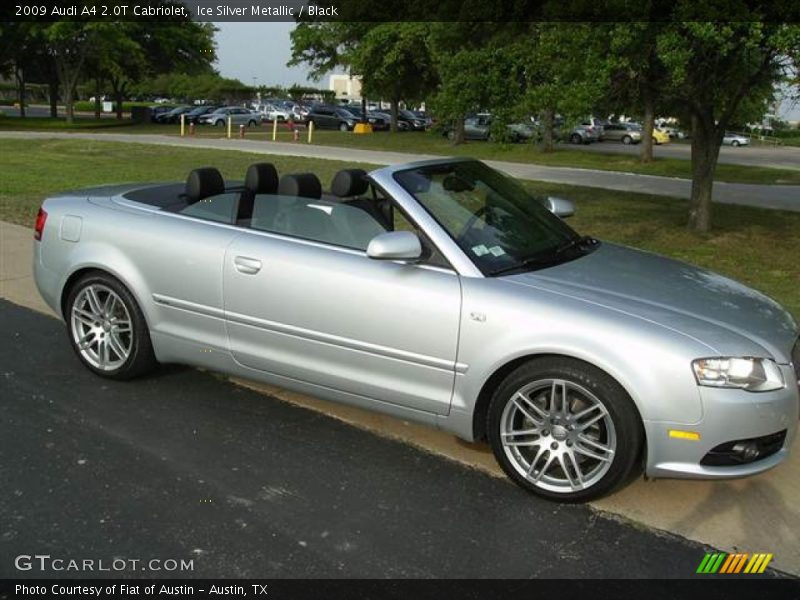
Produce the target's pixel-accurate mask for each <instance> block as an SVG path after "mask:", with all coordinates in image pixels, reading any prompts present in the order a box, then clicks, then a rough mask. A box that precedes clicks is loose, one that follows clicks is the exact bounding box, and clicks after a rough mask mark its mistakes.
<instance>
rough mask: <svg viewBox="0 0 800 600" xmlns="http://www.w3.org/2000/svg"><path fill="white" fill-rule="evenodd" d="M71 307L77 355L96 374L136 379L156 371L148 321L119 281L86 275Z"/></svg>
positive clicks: (72, 292) (71, 298)
mask: <svg viewBox="0 0 800 600" xmlns="http://www.w3.org/2000/svg"><path fill="white" fill-rule="evenodd" d="M109 303H110V304H109ZM65 307H66V308H65V314H64V320H65V321H66V323H67V335H68V337H69V340H70V344H71V345H72V349H73V350H74V351H75V354H76V355H77V356H78V358H79V359H80V361H81V362H82V363H83V364H84V366H86V368H88V369H89V370H90V371H92V372H93V373H95V374H97V375H100V376H102V377H107V378H109V379H131V378H133V377H138V376H140V375H144V374H145V373H147V372H149V371H152V370H153V369H154V368H155V367H156V365H157V362H156V358H155V354H154V353H153V346H152V344H151V342H150V332H149V331H148V328H147V323H146V321H145V319H144V315H143V314H142V311H141V309H140V308H139V305H138V304H137V302H136V299H135V298H134V297H133V295H132V294H131V293H130V292H129V291H128V289H127V288H126V287H125V286H124V285H122V283H120V282H119V281H118V280H117V279H115V278H114V277H112V276H110V275H107V274H106V273H101V272H95V273H89V274H87V275H85V276H84V277H82V278H81V279H79V280H78V281H77V282H76V283H75V285H73V286H72V288H71V289H70V291H69V294H68V295H67V301H66V305H65ZM107 315H110V317H109V316H107ZM126 324H127V325H126ZM114 334H115V335H114ZM81 340H86V343H85V344H81Z"/></svg>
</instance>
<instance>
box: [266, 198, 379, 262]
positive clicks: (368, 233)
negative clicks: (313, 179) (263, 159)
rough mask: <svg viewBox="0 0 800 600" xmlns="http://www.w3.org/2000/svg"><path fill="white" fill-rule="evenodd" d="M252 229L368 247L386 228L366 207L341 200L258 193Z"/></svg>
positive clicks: (349, 245) (357, 248) (338, 244)
mask: <svg viewBox="0 0 800 600" xmlns="http://www.w3.org/2000/svg"><path fill="white" fill-rule="evenodd" d="M250 227H251V228H252V229H258V230H261V231H269V232H270V233H278V234H281V235H288V236H291V237H296V238H300V239H305V240H311V241H314V242H321V243H324V244H332V245H334V246H342V247H344V248H352V249H355V250H362V251H365V250H366V249H367V246H368V245H369V242H370V241H371V240H372V238H374V237H375V236H376V235H378V234H380V233H384V232H385V231H386V229H385V228H384V227H383V226H382V225H381V224H380V223H379V222H378V221H377V220H376V219H375V218H374V217H372V216H371V215H370V214H369V213H368V212H367V211H366V210H363V209H361V208H358V207H356V206H349V205H347V204H342V203H340V202H329V201H327V200H311V199H309V198H298V197H294V196H273V195H257V196H256V197H255V201H254V204H253V217H252V219H251V221H250Z"/></svg>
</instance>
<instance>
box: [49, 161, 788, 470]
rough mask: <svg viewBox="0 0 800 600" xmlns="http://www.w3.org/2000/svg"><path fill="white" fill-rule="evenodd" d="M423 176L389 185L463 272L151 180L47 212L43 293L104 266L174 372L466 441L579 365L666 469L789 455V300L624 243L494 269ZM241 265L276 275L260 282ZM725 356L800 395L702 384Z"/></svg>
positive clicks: (77, 195)
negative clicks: (486, 272)
mask: <svg viewBox="0 0 800 600" xmlns="http://www.w3.org/2000/svg"><path fill="white" fill-rule="evenodd" d="M449 160H452V159H442V160H436V161H426V162H425V163H419V164H430V163H431V162H434V163H438V162H448V161H449ZM456 160H458V159H456ZM415 164H416V163H415ZM412 166H413V164H412V165H395V166H391V167H385V168H381V169H378V170H376V171H373V172H372V173H371V174H370V178H371V179H372V181H373V182H374V183H375V184H376V185H378V186H379V187H380V188H381V189H382V190H383V191H384V192H385V193H386V194H387V195H389V196H391V197H392V198H393V199H394V200H395V202H396V203H397V204H398V205H399V206H400V207H401V208H402V209H403V211H404V212H405V213H406V214H407V215H408V216H409V217H410V218H411V219H412V220H413V221H414V222H416V224H417V225H418V226H419V227H420V228H421V229H422V230H423V231H425V233H426V235H427V236H428V237H429V238H430V240H431V241H432V242H433V243H434V244H435V245H436V246H437V248H438V249H439V250H440V251H441V253H442V254H443V255H444V256H445V258H446V259H447V261H448V262H449V264H450V265H452V270H449V269H445V268H439V267H429V266H424V265H414V264H403V263H402V262H399V261H397V262H396V261H376V260H372V259H370V258H368V257H367V255H366V253H365V252H360V251H357V250H350V249H345V248H336V247H331V246H327V245H325V244H320V243H315V242H309V241H305V240H298V239H292V238H289V237H286V236H282V235H278V234H271V233H267V232H261V231H253V230H247V229H242V228H239V227H235V226H232V225H227V224H222V223H213V222H208V221H203V220H200V219H196V218H191V217H186V216H183V215H180V214H176V213H170V212H162V211H159V210H156V209H154V208H153V207H150V206H145V205H142V204H139V203H136V202H132V201H130V200H127V199H125V198H124V197H122V194H124V193H125V192H126V191H128V190H131V189H138V188H140V187H142V186H141V185H130V186H105V187H100V188H94V189H92V190H82V191H78V192H72V193H67V194H62V195H60V196H59V197H58V198H57V199H48V200H46V201H45V203H44V208H45V210H46V211H47V212H48V215H49V216H48V220H47V225H46V227H45V230H44V233H43V237H42V241H41V242H34V274H35V280H36V284H37V286H38V288H39V290H40V292H41V294H42V297H43V298H44V299H45V301H46V302H47V303H48V304H49V305H50V306H51V307H52V308H53V309H54V310H55V311H56V312H57V313H59V314H61V301H62V297H63V295H64V293H65V287H66V284H67V282H68V280H69V278H70V277H71V276H72V275H73V274H75V273H77V272H78V271H81V270H83V269H91V268H94V269H101V270H104V271H106V272H109V273H111V274H112V275H114V276H115V277H117V278H118V279H120V280H121V281H122V282H123V283H124V284H125V285H126V286H127V287H128V289H129V290H130V291H131V293H132V294H133V295H134V297H135V298H136V300H137V302H138V303H139V305H140V307H141V309H142V311H143V313H144V315H145V318H146V320H147V323H148V326H149V328H150V332H151V338H152V341H153V346H154V350H155V352H156V356H157V358H158V359H159V360H161V361H165V362H182V363H187V364H191V365H196V366H201V367H206V368H210V369H214V370H219V371H223V372H227V373H231V374H233V375H237V376H241V377H247V378H252V379H258V380H262V381H266V382H268V383H271V384H274V385H278V386H282V387H286V388H290V389H294V390H297V391H300V392H304V393H309V394H313V395H316V396H319V397H323V398H326V399H329V400H334V401H338V402H346V403H350V404H354V405H357V406H361V407H366V408H370V409H373V410H378V411H382V412H385V413H388V414H392V415H394V416H397V417H400V418H404V419H412V420H416V421H420V422H423V423H427V424H430V425H435V426H438V427H440V428H442V429H444V430H447V431H450V432H452V433H454V434H456V435H458V436H460V437H462V438H464V439H467V440H471V439H472V438H473V435H474V431H475V419H476V418H479V417H480V415H476V414H475V406H476V401H477V399H478V397H479V394H480V392H481V390H482V388H483V386H484V385H485V383H486V382H487V380H488V379H489V378H490V376H491V375H492V374H493V373H494V372H495V371H496V370H497V369H499V368H501V367H503V366H504V365H506V364H508V363H509V362H510V361H512V360H515V359H518V358H523V357H528V356H533V355H541V354H561V355H566V356H570V357H574V358H578V359H581V360H584V361H587V362H589V363H591V364H594V365H595V366H597V367H598V368H601V369H603V370H604V371H606V372H607V373H608V374H609V375H611V376H612V377H614V378H615V379H616V380H617V382H619V383H620V385H622V386H623V387H624V388H625V389H626V390H627V392H628V393H629V394H630V396H631V398H632V399H633V401H634V403H635V405H636V407H637V409H638V411H639V413H640V416H641V418H642V422H643V425H644V429H645V432H646V439H647V458H646V460H647V464H646V472H647V474H648V475H650V476H657V477H668V476H669V477H673V476H677V477H736V476H743V475H751V474H753V473H757V472H760V471H763V470H765V469H768V468H771V467H772V466H775V465H776V464H778V463H779V462H780V461H781V460H783V459H784V458H785V456H786V454H787V453H788V448H789V447H790V445H791V442H792V440H793V438H794V435H795V433H796V429H797V417H798V415H797V412H798V403H800V398H798V389H797V386H796V385H795V384H794V377H793V373H792V370H791V366H790V365H789V353H790V349H791V347H792V344H793V343H794V339H796V337H797V334H798V331H797V324H796V323H795V322H794V321H793V320H792V318H791V317H790V316H789V315H788V313H786V312H785V311H784V310H783V309H782V308H781V307H780V306H779V305H777V304H776V303H775V302H773V301H772V300H770V299H768V298H766V297H765V296H763V295H762V294H759V293H758V292H755V291H753V290H751V289H749V288H746V287H745V286H742V285H741V284H738V283H736V282H733V281H731V280H729V279H726V278H724V277H721V276H719V275H716V274H714V273H711V272H709V271H704V270H701V269H696V268H695V267H691V266H690V265H686V264H684V263H679V262H677V261H672V260H670V259H666V258H663V257H659V256H656V255H652V254H647V253H642V252H639V251H635V250H632V249H628V248H623V247H620V246H616V245H613V244H608V243H604V244H602V245H601V246H600V248H599V249H598V250H596V251H595V252H594V253H592V254H590V255H588V256H586V257H583V258H579V259H577V260H574V261H571V262H569V263H565V264H562V265H559V266H555V267H551V268H547V269H541V270H538V271H533V272H529V273H522V274H518V275H509V276H505V277H497V278H486V277H484V276H483V275H482V274H481V273H480V271H479V270H478V269H477V267H476V266H475V265H474V264H473V263H472V261H471V260H470V259H469V257H468V256H466V255H465V254H464V253H463V252H462V251H461V250H460V248H459V247H458V246H457V244H456V243H455V242H454V241H453V240H452V239H451V238H450V237H449V235H448V234H447V233H446V232H445V231H444V230H443V229H442V228H441V227H439V226H438V224H437V223H436V221H435V220H434V219H433V218H432V217H431V216H430V215H429V214H428V213H427V211H425V209H424V208H423V207H421V206H420V205H419V204H418V203H417V202H416V201H415V200H414V198H413V197H412V196H411V195H409V194H408V193H406V192H405V190H403V188H402V187H400V186H399V185H398V184H397V183H396V181H395V180H394V178H393V175H394V173H395V172H397V171H398V170H402V169H406V168H410V167H412ZM87 200H89V201H87ZM75 218H78V219H81V228H80V234H79V241H77V242H75V241H66V240H64V239H62V236H60V235H59V232H60V231H62V228H63V227H66V230H68V231H74V229H75V228H74V223H75V220H74V219H75ZM65 219H66V223H67V224H66V226H64V225H63V223H64V222H65ZM67 237H74V235H72V236H70V235H68V236H67ZM237 257H244V258H247V259H252V260H257V261H260V266H259V268H258V269H257V270H256V272H254V273H244V272H241V271H240V270H238V269H237V268H236V263H235V260H236V258H237ZM471 315H481V316H482V318H481V319H476V318H474V317H473V316H471ZM715 354H719V355H749V356H761V357H770V358H773V359H775V360H776V361H777V362H778V363H779V364H780V365H781V369H782V370H783V372H784V375H785V379H786V381H787V386H786V388H784V389H783V390H778V391H775V392H766V393H758V394H756V393H749V392H745V391H741V390H727V389H710V388H700V387H698V386H697V384H696V382H695V380H694V376H693V374H692V372H691V367H690V363H691V361H692V360H693V359H695V358H698V357H704V356H710V355H715ZM670 428H678V429H681V428H683V429H686V428H690V429H692V430H694V431H698V432H700V433H701V441H699V442H691V441H686V440H677V439H674V438H670V437H668V435H667V432H668V430H669V429H670ZM784 428H785V429H787V430H788V435H787V438H786V443H785V447H784V449H783V450H781V451H780V452H779V453H778V454H776V455H774V456H772V457H770V458H768V459H765V460H762V461H758V462H756V463H751V464H748V465H743V466H740V467H702V466H700V465H699V464H698V463H699V460H700V458H702V456H703V454H705V452H707V451H708V449H710V448H711V447H713V446H714V445H717V444H719V443H722V442H725V441H728V440H730V439H736V438H739V437H755V436H759V435H764V434H768V433H773V432H775V431H778V430H780V429H784Z"/></svg>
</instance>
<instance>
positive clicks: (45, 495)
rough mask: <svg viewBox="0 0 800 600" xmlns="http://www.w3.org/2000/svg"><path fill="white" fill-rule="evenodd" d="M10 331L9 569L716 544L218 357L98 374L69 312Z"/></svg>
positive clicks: (3, 410) (219, 566)
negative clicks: (221, 369) (24, 560)
mask: <svg viewBox="0 0 800 600" xmlns="http://www.w3.org/2000/svg"><path fill="white" fill-rule="evenodd" d="M0 339H2V340H3V344H2V345H0V364H2V374H1V375H0V396H2V398H3V402H2V404H0V439H2V440H3V443H2V444H1V445H0V471H2V474H1V475H0V478H1V479H2V482H3V483H2V489H3V493H2V494H0V523H2V525H0V556H2V557H3V558H2V559H1V560H2V562H0V578H1V577H10V576H20V575H30V576H40V575H41V574H40V573H36V572H26V573H19V572H17V571H15V569H14V567H13V557H15V556H17V555H19V554H34V553H39V554H50V555H52V556H53V557H56V556H59V557H65V558H88V557H91V558H95V559H100V558H105V559H106V560H107V561H109V562H110V560H111V559H112V557H123V558H126V559H134V558H137V559H150V558H160V559H168V558H173V559H178V560H180V559H194V565H195V568H194V571H192V572H191V573H189V572H187V573H183V574H182V575H190V576H195V577H221V576H230V577H245V576H251V577H253V576H255V577H265V578H270V577H302V578H307V577H404V578H407V577H421V578H427V577H456V578H461V577H512V578H528V577H534V576H538V577H570V578H578V577H614V576H617V577H630V576H635V577H687V576H691V575H692V574H693V573H694V570H695V569H696V567H697V564H698V563H699V561H700V560H701V559H702V557H703V555H704V552H705V549H704V548H703V547H702V546H700V545H699V544H695V543H692V542H688V541H686V540H683V539H681V538H677V537H674V536H669V535H656V534H655V533H653V532H651V531H648V530H645V529H642V528H639V527H633V526H631V525H627V524H623V523H621V522H618V521H616V520H612V519H609V518H606V517H605V516H602V515H600V514H598V513H596V512H594V511H593V510H591V509H589V508H588V507H580V506H558V505H554V504H550V503H547V502H545V501H540V500H538V499H536V498H535V497H532V496H531V495H529V494H527V493H525V492H523V491H522V490H520V489H518V488H517V487H516V486H514V485H512V484H511V483H509V482H507V481H505V480H502V479H497V478H494V477H490V476H488V475H486V474H483V473H481V472H479V471H476V470H473V469H468V468H465V467H462V466H460V465H457V464H456V463H453V462H450V461H447V460H445V459H442V458H439V457H436V456H434V455H432V454H428V453H425V452H422V451H420V450H417V449H415V448H412V447H410V446H407V445H405V444H402V443H399V442H395V441H391V440H387V439H384V438H381V437H378V436H375V435H373V434H371V433H368V432H365V431H363V430H360V429H356V428H354V427H351V426H349V425H346V424H343V423H341V422H340V421H337V420H334V419H331V418H329V417H326V416H323V415H320V414H319V413H315V412H311V411H308V410H305V409H302V408H298V407H296V406H292V405H290V404H286V403H284V402H281V401H278V400H275V399H273V398H270V397H267V396H264V395H261V394H258V393H255V392H252V391H249V390H245V389H243V388H240V387H237V386H234V385H232V384H229V383H226V382H224V381H223V380H221V379H219V378H217V377H214V376H212V375H210V374H206V373H201V372H199V371H195V370H192V369H185V368H164V369H163V370H161V372H160V373H158V374H157V375H155V376H153V377H150V378H148V379H144V380H138V381H134V382H123V383H120V382H112V381H106V380H102V379H99V378H97V377H95V376H94V375H92V374H90V373H89V372H88V371H86V370H85V369H84V368H82V367H81V366H80V364H79V363H78V360H77V358H75V356H74V355H73V354H72V352H71V350H70V349H69V346H68V344H67V342H66V340H65V338H64V332H63V326H62V324H61V323H59V322H58V321H56V320H55V319H51V318H48V317H45V316H43V315H41V314H38V313H35V312H33V311H31V310H29V309H26V308H21V307H18V306H16V305H13V304H11V303H9V302H6V301H0ZM50 574H51V575H52V573H50ZM146 574H147V575H148V576H158V575H159V573H153V572H148V573H146ZM45 575H47V574H45Z"/></svg>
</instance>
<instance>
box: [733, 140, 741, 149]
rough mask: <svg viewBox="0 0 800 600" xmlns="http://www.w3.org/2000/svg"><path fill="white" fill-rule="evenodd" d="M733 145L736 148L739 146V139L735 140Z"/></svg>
mask: <svg viewBox="0 0 800 600" xmlns="http://www.w3.org/2000/svg"><path fill="white" fill-rule="evenodd" d="M731 146H733V147H734V148H738V147H739V140H733V141H732V142H731Z"/></svg>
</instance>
